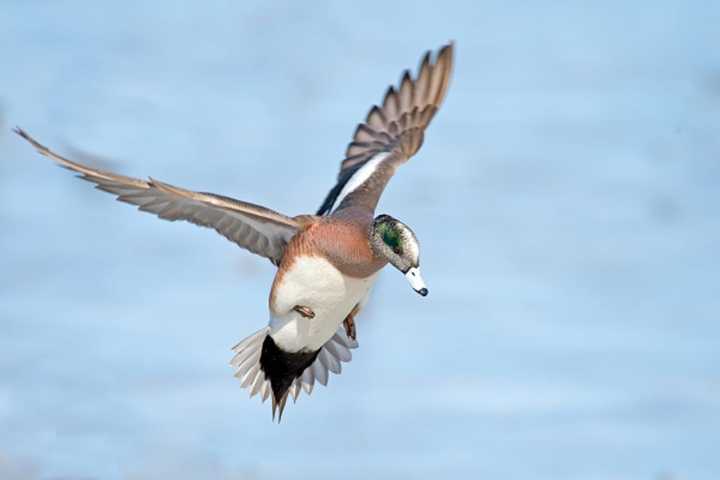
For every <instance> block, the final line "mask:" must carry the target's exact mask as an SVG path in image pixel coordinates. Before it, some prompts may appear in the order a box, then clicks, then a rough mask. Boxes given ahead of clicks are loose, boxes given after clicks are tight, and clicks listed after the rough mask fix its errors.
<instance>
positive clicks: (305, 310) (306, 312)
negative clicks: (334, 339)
mask: <svg viewBox="0 0 720 480" xmlns="http://www.w3.org/2000/svg"><path fill="white" fill-rule="evenodd" d="M293 310H295V311H296V312H298V313H299V314H300V315H302V316H303V317H305V318H315V312H313V311H312V309H311V308H310V307H304V306H302V305H295V306H294V307H293Z"/></svg>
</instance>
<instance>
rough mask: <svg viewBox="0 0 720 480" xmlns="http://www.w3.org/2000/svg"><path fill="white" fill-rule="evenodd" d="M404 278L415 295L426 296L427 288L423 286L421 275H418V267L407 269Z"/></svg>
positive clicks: (423, 281)
mask: <svg viewBox="0 0 720 480" xmlns="http://www.w3.org/2000/svg"><path fill="white" fill-rule="evenodd" d="M405 278H407V280H408V282H410V286H411V287H412V288H413V290H415V291H416V292H417V293H419V294H420V295H422V296H423V297H424V296H426V295H427V294H428V289H427V286H425V280H423V278H422V275H420V267H412V268H411V269H409V270H408V271H407V272H405Z"/></svg>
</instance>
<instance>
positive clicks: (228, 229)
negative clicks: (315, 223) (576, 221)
mask: <svg viewBox="0 0 720 480" xmlns="http://www.w3.org/2000/svg"><path fill="white" fill-rule="evenodd" d="M15 133H17V134H18V135H20V136H21V137H23V138H24V139H25V140H27V141H28V142H30V143H31V144H32V145H33V146H34V147H35V148H36V149H37V151H38V152H40V153H41V154H42V155H45V156H46V157H49V158H51V159H52V160H54V161H55V162H57V163H58V164H59V165H60V166H61V167H64V168H67V169H68V170H72V171H74V172H77V173H79V174H80V178H82V179H83V180H87V181H89V182H92V183H95V184H96V186H95V188H97V189H100V190H103V191H105V192H109V193H112V194H114V195H117V199H118V200H120V201H122V202H126V203H130V204H132V205H137V206H138V207H139V209H140V210H142V211H144V212H150V213H154V214H156V215H157V216H158V217H160V218H162V219H164V220H170V221H175V220H186V221H188V222H191V223H194V224H195V225H200V226H202V227H209V228H212V229H214V230H215V231H217V232H218V233H219V234H220V235H222V236H224V237H225V238H227V239H228V240H230V241H231V242H234V243H236V244H238V245H239V246H241V247H242V248H245V249H247V250H250V251H251V252H253V253H257V254H258V255H262V256H263V257H267V258H269V259H270V260H271V261H272V262H273V263H275V264H278V263H279V262H280V259H282V256H283V253H284V251H285V246H286V245H287V243H288V242H289V241H290V239H291V238H292V237H293V236H294V235H295V233H297V231H298V229H299V228H300V226H299V224H298V222H297V221H296V220H294V219H293V218H290V217H287V216H285V215H282V214H280V213H277V212H274V211H272V210H269V209H267V208H265V207H261V206H259V205H254V204H252V203H246V202H241V201H239V200H235V199H232V198H229V197H224V196H222V195H215V194H212V193H203V192H193V191H191V190H185V189H183V188H180V187H175V186H173V185H170V184H167V183H163V182H160V181H158V180H154V179H152V178H150V179H148V180H140V179H137V178H132V177H125V176H123V175H116V174H114V173H110V172H104V171H102V170H97V169H94V168H90V167H87V166H85V165H82V164H80V163H76V162H73V161H71V160H68V159H66V158H64V157H62V156H60V155H58V154H57V153H55V152H53V151H52V150H50V149H49V148H47V147H46V146H44V145H42V144H40V143H38V142H37V141H36V140H35V139H34V138H32V137H31V136H30V135H28V133H27V132H25V131H24V130H22V129H20V128H16V129H15Z"/></svg>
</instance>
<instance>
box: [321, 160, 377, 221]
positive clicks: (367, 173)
mask: <svg viewBox="0 0 720 480" xmlns="http://www.w3.org/2000/svg"><path fill="white" fill-rule="evenodd" d="M389 155H390V152H382V153H378V154H377V155H375V156H374V157H372V158H371V159H370V160H368V161H367V163H365V165H363V166H362V167H360V168H359V169H358V171H357V172H355V173H354V174H353V176H352V177H350V178H349V179H348V181H347V183H345V186H343V188H342V190H340V194H339V195H338V196H337V198H336V199H335V202H334V203H333V205H332V208H331V209H330V211H331V212H332V211H333V210H335V207H337V206H338V205H340V204H341V203H342V201H343V200H345V197H347V196H348V195H350V194H351V193H352V192H353V191H355V190H356V189H357V188H358V187H359V186H360V185H362V184H363V183H365V182H366V181H367V179H368V178H370V177H371V176H372V174H373V173H375V170H377V167H378V165H380V163H382V161H383V160H385V159H386V158H387V157H388V156H389Z"/></svg>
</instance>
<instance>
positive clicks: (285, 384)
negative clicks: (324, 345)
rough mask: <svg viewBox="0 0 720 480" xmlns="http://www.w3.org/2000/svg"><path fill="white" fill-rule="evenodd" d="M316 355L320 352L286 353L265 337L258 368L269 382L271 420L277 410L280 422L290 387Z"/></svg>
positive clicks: (270, 338) (269, 338)
mask: <svg viewBox="0 0 720 480" xmlns="http://www.w3.org/2000/svg"><path fill="white" fill-rule="evenodd" d="M318 353H320V350H315V351H314V352H302V351H300V352H295V353H290V352H286V351H284V350H282V349H280V348H279V347H278V346H277V344H275V341H274V340H273V339H272V337H271V336H270V335H268V336H267V337H265V341H264V342H263V346H262V354H261V355H260V368H262V370H263V372H265V378H267V379H268V380H270V386H271V387H272V410H273V420H274V419H275V411H276V409H278V408H279V411H280V412H279V413H280V414H279V416H278V422H280V419H281V418H282V414H283V410H284V409H285V403H286V402H287V397H288V390H289V389H290V386H291V385H292V384H293V382H294V381H295V379H296V378H297V377H299V376H300V375H302V373H303V372H304V371H305V369H306V368H307V367H309V366H310V365H312V363H313V362H314V361H315V359H316V358H317V356H318Z"/></svg>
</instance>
